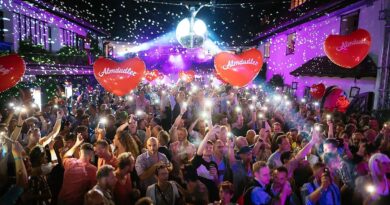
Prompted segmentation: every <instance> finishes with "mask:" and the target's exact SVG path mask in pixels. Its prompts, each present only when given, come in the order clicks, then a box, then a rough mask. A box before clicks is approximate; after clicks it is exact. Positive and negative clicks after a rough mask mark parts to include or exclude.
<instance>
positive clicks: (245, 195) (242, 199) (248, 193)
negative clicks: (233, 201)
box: [237, 180, 269, 205]
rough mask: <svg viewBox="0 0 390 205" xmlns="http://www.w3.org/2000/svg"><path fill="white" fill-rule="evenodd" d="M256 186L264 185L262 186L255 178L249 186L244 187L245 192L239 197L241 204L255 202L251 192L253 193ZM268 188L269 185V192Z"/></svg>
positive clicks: (238, 200) (249, 204) (246, 204)
mask: <svg viewBox="0 0 390 205" xmlns="http://www.w3.org/2000/svg"><path fill="white" fill-rule="evenodd" d="M256 187H262V186H261V184H260V183H259V182H257V181H256V180H254V181H253V182H252V183H250V184H249V186H247V188H245V189H244V193H243V194H242V195H241V196H240V197H238V199H237V203H238V204H239V205H252V204H253V203H252V199H251V194H252V190H253V189H254V188H256ZM268 188H269V187H267V192H268V193H269V191H268Z"/></svg>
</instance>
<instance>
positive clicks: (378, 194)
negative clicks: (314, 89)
mask: <svg viewBox="0 0 390 205" xmlns="http://www.w3.org/2000/svg"><path fill="white" fill-rule="evenodd" d="M9 103H10V104H9V105H3V106H2V107H3V108H4V109H2V110H1V114H0V123H1V124H0V141H1V145H2V148H1V156H0V159H1V162H0V163H1V165H0V191H1V192H0V204H7V205H9V204H32V205H48V204H59V205H78V204H87V205H89V204H91V205H92V204H119V205H121V204H157V205H168V204H169V205H171V204H174V205H180V204H194V205H203V204H221V205H226V204H290V205H294V204H295V205H298V204H318V205H340V204H389V195H390V192H389V189H390V181H389V178H388V176H389V174H390V159H389V157H388V156H389V151H390V143H389V139H390V123H388V125H386V124H382V123H379V122H378V121H377V120H376V119H375V118H374V117H373V116H371V115H370V113H353V114H348V115H346V114H344V113H338V112H329V111H324V110H321V107H320V106H319V104H318V103H317V102H314V101H310V100H307V101H301V100H299V101H298V100H296V99H295V98H294V97H293V96H288V95H286V94H284V93H283V92H282V91H281V90H278V89H276V90H275V92H270V91H268V90H267V91H266V89H265V88H262V87H261V86H249V87H246V88H232V87H230V86H218V87H213V86H208V85H207V84H196V83H192V84H178V85H176V86H167V85H153V86H152V85H141V86H139V87H138V88H137V89H136V90H135V91H134V92H132V93H131V94H129V95H128V96H126V97H118V96H114V95H112V94H109V93H106V92H101V91H99V90H93V91H85V92H82V93H81V94H78V95H73V96H71V97H69V98H67V99H66V98H64V97H63V96H61V95H59V96H56V97H53V98H52V99H51V100H50V101H49V102H48V103H46V104H44V105H43V106H42V109H39V106H37V105H36V104H34V102H32V101H26V100H25V101H23V102H22V101H21V100H19V99H16V98H15V99H10V101H9Z"/></svg>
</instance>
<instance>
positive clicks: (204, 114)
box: [200, 111, 207, 119]
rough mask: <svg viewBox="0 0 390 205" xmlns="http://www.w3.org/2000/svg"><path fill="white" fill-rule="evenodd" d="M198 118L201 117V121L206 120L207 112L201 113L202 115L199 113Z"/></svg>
mask: <svg viewBox="0 0 390 205" xmlns="http://www.w3.org/2000/svg"><path fill="white" fill-rule="evenodd" d="M200 116H201V117H202V118H203V119H206V118H207V112H205V111H203V112H202V113H200Z"/></svg>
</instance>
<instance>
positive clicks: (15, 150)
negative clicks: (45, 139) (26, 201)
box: [0, 142, 47, 204]
mask: <svg viewBox="0 0 390 205" xmlns="http://www.w3.org/2000/svg"><path fill="white" fill-rule="evenodd" d="M24 155H25V152H24V149H23V146H22V145H21V144H20V143H19V142H15V143H12V156H13V159H14V161H15V172H16V183H15V185H12V186H11V187H9V189H8V190H7V192H6V193H5V194H3V195H2V196H1V197H0V204H16V202H17V200H18V199H19V197H21V196H22V194H23V192H24V190H25V188H26V187H27V186H28V179H27V177H28V175H27V170H26V166H25V164H24V162H23V156H24ZM46 193H47V192H46Z"/></svg>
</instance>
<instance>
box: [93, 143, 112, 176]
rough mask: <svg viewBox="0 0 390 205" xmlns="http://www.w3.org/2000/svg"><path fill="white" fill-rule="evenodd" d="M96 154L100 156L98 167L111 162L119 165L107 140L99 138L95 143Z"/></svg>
mask: <svg viewBox="0 0 390 205" xmlns="http://www.w3.org/2000/svg"><path fill="white" fill-rule="evenodd" d="M94 149H95V154H96V156H97V157H98V160H97V168H98V169H99V168H100V167H102V166H103V165H106V164H109V165H111V166H113V167H116V166H117V158H116V157H115V156H114V155H113V154H112V153H111V152H110V145H109V144H108V142H107V141H106V140H98V141H97V142H96V143H95V147H94Z"/></svg>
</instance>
